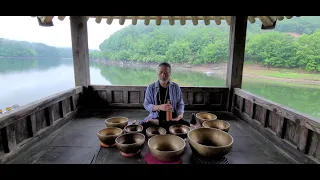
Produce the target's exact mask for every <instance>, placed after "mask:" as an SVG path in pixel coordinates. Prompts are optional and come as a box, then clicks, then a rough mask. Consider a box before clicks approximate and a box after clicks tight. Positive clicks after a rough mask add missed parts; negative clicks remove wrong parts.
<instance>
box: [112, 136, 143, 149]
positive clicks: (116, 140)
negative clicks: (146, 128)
mask: <svg viewBox="0 0 320 180" xmlns="http://www.w3.org/2000/svg"><path fill="white" fill-rule="evenodd" d="M137 135H138V136H141V135H142V137H143V141H142V143H141V142H135V143H131V144H123V143H120V142H118V141H119V139H120V138H121V137H122V136H137ZM145 141H146V136H145V135H144V134H142V133H127V134H121V135H120V136H118V137H117V138H116V139H115V143H116V144H118V145H126V146H134V145H139V144H140V143H141V144H142V145H143V144H144V142H145Z"/></svg>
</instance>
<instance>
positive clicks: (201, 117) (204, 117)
mask: <svg viewBox="0 0 320 180" xmlns="http://www.w3.org/2000/svg"><path fill="white" fill-rule="evenodd" d="M216 119H217V116H216V115H214V114H212V113H208V112H199V113H197V114H196V120H197V122H198V123H199V124H200V125H202V123H203V122H205V121H209V120H216Z"/></svg>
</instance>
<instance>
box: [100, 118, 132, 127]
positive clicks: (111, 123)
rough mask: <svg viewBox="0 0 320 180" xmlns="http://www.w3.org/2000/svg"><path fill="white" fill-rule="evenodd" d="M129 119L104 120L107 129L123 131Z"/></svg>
mask: <svg viewBox="0 0 320 180" xmlns="http://www.w3.org/2000/svg"><path fill="white" fill-rule="evenodd" d="M128 121H129V119H128V118H126V117H111V118H108V119H106V120H105V123H106V126H107V127H118V128H121V129H123V128H124V127H125V126H127V125H128Z"/></svg>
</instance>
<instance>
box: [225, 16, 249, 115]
mask: <svg viewBox="0 0 320 180" xmlns="http://www.w3.org/2000/svg"><path fill="white" fill-rule="evenodd" d="M247 18H248V17H247V16H232V18H231V24H230V37H229V38H230V41H229V60H228V70H227V87H228V88H229V96H228V106H227V107H228V111H231V105H232V99H233V92H234V88H241V84H242V72H243V62H244V53H245V42H246V33H247Z"/></svg>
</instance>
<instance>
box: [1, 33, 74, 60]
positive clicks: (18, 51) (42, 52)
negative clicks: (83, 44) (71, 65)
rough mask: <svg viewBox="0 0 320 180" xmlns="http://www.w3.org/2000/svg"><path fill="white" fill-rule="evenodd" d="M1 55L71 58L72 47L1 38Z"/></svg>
mask: <svg viewBox="0 0 320 180" xmlns="http://www.w3.org/2000/svg"><path fill="white" fill-rule="evenodd" d="M0 56H1V57H63V58H71V57H72V49H71V48H57V47H53V46H48V45H46V44H43V43H30V42H25V41H14V40H8V39H4V38H0Z"/></svg>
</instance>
